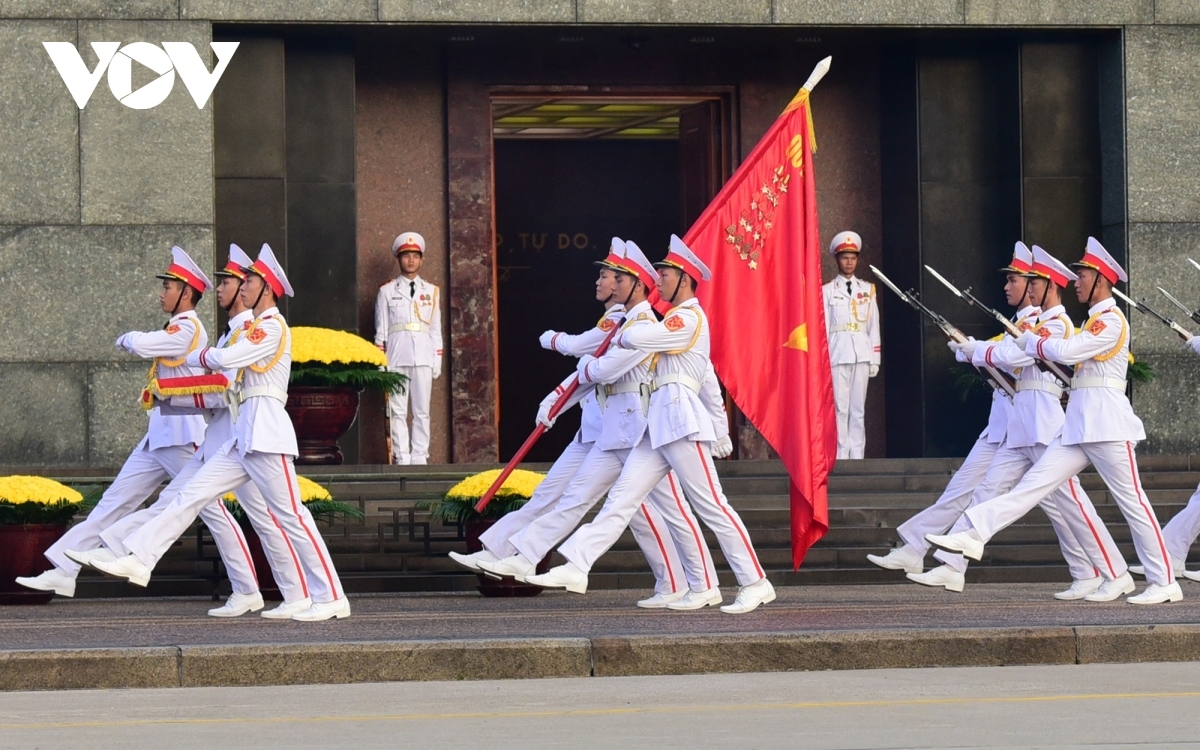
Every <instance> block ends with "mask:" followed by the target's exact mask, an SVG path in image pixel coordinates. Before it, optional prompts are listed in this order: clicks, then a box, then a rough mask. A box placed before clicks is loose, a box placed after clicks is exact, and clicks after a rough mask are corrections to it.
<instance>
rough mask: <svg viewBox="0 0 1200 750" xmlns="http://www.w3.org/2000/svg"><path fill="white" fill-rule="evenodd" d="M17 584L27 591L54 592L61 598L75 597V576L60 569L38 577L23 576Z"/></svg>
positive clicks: (51, 570) (53, 569)
mask: <svg viewBox="0 0 1200 750" xmlns="http://www.w3.org/2000/svg"><path fill="white" fill-rule="evenodd" d="M17 583H19V584H21V585H22V586H24V587H25V588H27V589H35V590H37V591H53V592H54V593H56V594H58V595H59V596H75V576H73V575H71V574H70V573H68V572H66V571H65V570H60V569H58V568H51V569H50V570H47V571H46V572H45V573H41V574H39V575H36V576H21V577H20V578H18V579H17Z"/></svg>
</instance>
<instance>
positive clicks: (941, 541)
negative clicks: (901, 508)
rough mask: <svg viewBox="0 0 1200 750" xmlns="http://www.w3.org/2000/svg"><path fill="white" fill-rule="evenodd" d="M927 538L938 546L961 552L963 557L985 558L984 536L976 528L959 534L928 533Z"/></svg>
mask: <svg viewBox="0 0 1200 750" xmlns="http://www.w3.org/2000/svg"><path fill="white" fill-rule="evenodd" d="M925 538H926V539H927V540H929V543H930V544H932V545H934V546H936V547H941V548H942V549H948V550H950V551H951V552H961V553H963V557H969V558H971V559H972V560H982V559H983V538H982V537H981V536H979V532H978V531H976V530H975V529H967V530H966V531H960V532H958V533H957V534H926V535H925Z"/></svg>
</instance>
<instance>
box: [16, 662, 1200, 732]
mask: <svg viewBox="0 0 1200 750" xmlns="http://www.w3.org/2000/svg"><path fill="white" fill-rule="evenodd" d="M1197 675H1198V671H1197V667H1196V666H1195V665H1194V664H1135V665H1085V666H1080V665H1075V666H1043V667H985V668H962V669H945V668H943V669H912V670H890V669H889V670H870V671H846V672H809V673H790V674H742V675H697V676H689V677H614V678H586V679H556V680H522V681H500V682H493V681H486V682H472V683H462V682H457V683H455V682H443V683H391V684H365V685H340V686H291V687H260V688H192V689H172V690H137V691H132V690H96V691H74V692H70V693H5V694H0V748H32V747H38V748H79V747H86V748H89V749H90V750H106V749H108V748H112V749H113V750H128V748H137V747H181V746H185V745H187V746H191V747H221V748H222V749H223V750H238V749H239V748H260V747H287V748H289V749H295V750H300V749H303V748H328V747H340V748H395V747H427V748H472V749H475V748H487V749H488V750H501V749H503V748H519V749H520V750H536V749H537V748H572V750H590V749H591V748H622V750H625V749H627V748H642V747H656V748H675V747H680V748H709V747H713V748H731V747H736V748H741V749H748V748H855V749H861V750H867V749H870V748H918V747H919V748H926V747H928V748H964V747H970V748H1029V747H1054V748H1073V747H1104V748H1110V749H1111V748H1126V747H1137V748H1158V747H1172V748H1178V747H1196V746H1198V745H1200V718H1198V717H1200V679H1198V677H1197Z"/></svg>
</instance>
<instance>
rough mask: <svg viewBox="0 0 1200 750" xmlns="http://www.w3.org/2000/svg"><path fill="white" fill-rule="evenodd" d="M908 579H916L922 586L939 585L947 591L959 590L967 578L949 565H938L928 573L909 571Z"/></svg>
mask: <svg viewBox="0 0 1200 750" xmlns="http://www.w3.org/2000/svg"><path fill="white" fill-rule="evenodd" d="M907 577H908V580H910V581H916V582H917V583H919V584H921V585H922V586H941V587H943V588H944V589H946V590H947V591H956V592H961V591H962V590H963V586H964V585H966V582H967V579H966V576H964V575H963V574H962V573H959V572H958V571H957V570H955V569H954V568H952V567H950V566H949V565H939V566H937V567H936V568H932V569H931V570H930V571H929V572H928V573H909V574H908V576H907Z"/></svg>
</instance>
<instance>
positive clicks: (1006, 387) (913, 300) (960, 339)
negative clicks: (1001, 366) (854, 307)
mask: <svg viewBox="0 0 1200 750" xmlns="http://www.w3.org/2000/svg"><path fill="white" fill-rule="evenodd" d="M868 268H870V269H871V272H872V273H874V274H875V278H877V279H879V280H880V281H882V282H883V285H884V286H886V287H887V288H888V289H891V290H892V291H893V292H895V293H896V296H897V297H899V298H900V299H901V301H903V302H904V303H905V304H907V305H909V306H910V307H912V308H913V309H914V310H916V311H917V312H919V313H921V314H922V315H924V316H925V317H927V318H929V319H930V320H932V321H933V323H934V324H935V325H936V326H937V327H938V328H940V329H941V331H942V333H944V334H945V335H946V338H948V339H950V340H951V341H954V342H957V343H960V344H961V343H964V342H965V341H966V340H967V335H966V334H965V333H963V332H962V331H961V330H959V329H958V328H956V327H955V326H954V325H953V324H952V323H950V321H948V320H946V319H945V318H944V317H942V316H941V315H938V314H937V313H936V312H934V311H933V310H931V309H930V308H929V307H928V306H927V305H926V304H925V303H924V302H922V301H921V299H920V297H919V295H918V294H917V293H916V292H914V291H913V290H911V289H910V290H908V291H907V292H902V291H900V287H898V286H896V285H895V284H893V283H892V280H891V279H889V278H888V277H887V276H886V275H884V273H883V271H880V270H879V269H878V268H876V267H875V266H868ZM976 369H977V370H980V371H981V372H982V373H983V374H984V376H985V377H987V379H988V380H991V381H992V383H993V385H995V387H997V388H1000V389H1002V390H1003V391H1004V392H1005V393H1007V394H1008V395H1009V396H1015V395H1016V390H1015V389H1014V388H1013V385H1012V382H1011V381H1009V379H1008V378H1007V377H1006V376H1005V375H1004V374H1003V373H1001V372H1000V371H999V370H997V369H996V368H995V367H992V366H991V365H985V366H984V367H982V368H978V367H977V368H976Z"/></svg>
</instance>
